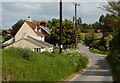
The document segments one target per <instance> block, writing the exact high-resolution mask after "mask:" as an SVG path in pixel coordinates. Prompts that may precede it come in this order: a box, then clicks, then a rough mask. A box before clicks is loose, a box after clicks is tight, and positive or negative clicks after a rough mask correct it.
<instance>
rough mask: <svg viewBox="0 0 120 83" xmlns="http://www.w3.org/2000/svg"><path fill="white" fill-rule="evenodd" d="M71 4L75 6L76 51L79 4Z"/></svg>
mask: <svg viewBox="0 0 120 83" xmlns="http://www.w3.org/2000/svg"><path fill="white" fill-rule="evenodd" d="M73 4H74V5H75V27H76V31H75V38H76V39H75V48H76V49H77V6H79V5H80V4H79V3H77V2H73Z"/></svg>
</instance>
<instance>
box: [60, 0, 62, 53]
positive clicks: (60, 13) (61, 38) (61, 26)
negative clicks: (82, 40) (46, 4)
mask: <svg viewBox="0 0 120 83" xmlns="http://www.w3.org/2000/svg"><path fill="white" fill-rule="evenodd" d="M60 53H62V0H60Z"/></svg>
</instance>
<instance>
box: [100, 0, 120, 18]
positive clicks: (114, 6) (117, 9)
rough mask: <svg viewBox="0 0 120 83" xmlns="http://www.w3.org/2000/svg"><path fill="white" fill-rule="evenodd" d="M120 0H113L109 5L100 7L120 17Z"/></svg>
mask: <svg viewBox="0 0 120 83" xmlns="http://www.w3.org/2000/svg"><path fill="white" fill-rule="evenodd" d="M117 1H118V2H113V1H112V0H111V1H109V2H108V5H104V6H102V7H100V8H101V9H103V10H105V11H108V12H111V13H112V14H114V15H116V16H117V17H119V18H120V1H119V0H117Z"/></svg>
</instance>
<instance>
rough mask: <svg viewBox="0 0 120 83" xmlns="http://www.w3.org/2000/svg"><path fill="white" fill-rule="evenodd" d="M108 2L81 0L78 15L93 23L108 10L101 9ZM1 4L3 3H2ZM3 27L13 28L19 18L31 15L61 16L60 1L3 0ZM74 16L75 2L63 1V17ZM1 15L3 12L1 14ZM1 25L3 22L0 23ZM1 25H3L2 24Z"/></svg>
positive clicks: (38, 16) (47, 17) (32, 16)
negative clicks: (23, 0)
mask: <svg viewBox="0 0 120 83" xmlns="http://www.w3.org/2000/svg"><path fill="white" fill-rule="evenodd" d="M104 4H106V2H80V6H78V7H77V10H78V12H77V17H81V18H82V21H83V23H87V24H92V23H94V22H96V21H99V17H100V16H101V15H102V14H103V15H105V14H106V13H107V12H105V11H103V10H101V9H99V8H98V7H100V6H101V5H104ZM0 6H1V4H0ZM0 8H1V9H0V11H1V10H2V28H5V29H8V28H11V27H12V25H14V24H15V23H16V22H17V21H18V20H20V19H25V20H27V17H28V16H30V17H31V18H32V20H39V21H41V20H51V19H52V18H59V2H14V0H13V2H7V0H6V2H5V1H4V2H2V7H0ZM73 16H74V5H73V2H64V3H63V19H65V18H68V19H70V20H72V17H73ZM0 17H1V14H0ZM0 25H1V24H0ZM0 27H1V26H0Z"/></svg>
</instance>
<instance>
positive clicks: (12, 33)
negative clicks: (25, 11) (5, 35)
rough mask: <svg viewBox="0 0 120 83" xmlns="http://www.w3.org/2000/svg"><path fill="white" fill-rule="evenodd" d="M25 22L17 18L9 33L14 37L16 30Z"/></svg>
mask: <svg viewBox="0 0 120 83" xmlns="http://www.w3.org/2000/svg"><path fill="white" fill-rule="evenodd" d="M24 22H25V20H23V19H21V20H19V21H18V22H17V23H16V24H14V25H13V26H12V29H11V35H12V36H13V37H14V36H15V34H16V33H17V32H18V30H19V29H20V27H21V26H22V25H23V23H24Z"/></svg>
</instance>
